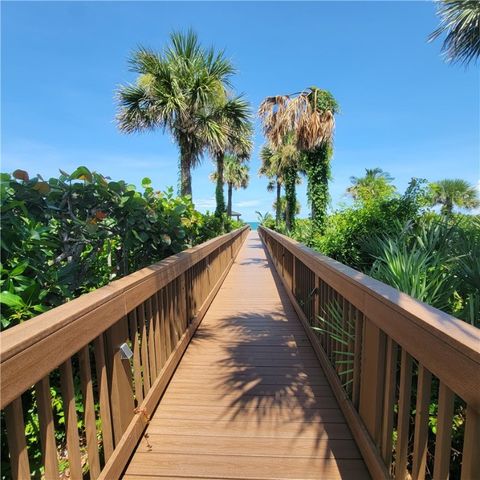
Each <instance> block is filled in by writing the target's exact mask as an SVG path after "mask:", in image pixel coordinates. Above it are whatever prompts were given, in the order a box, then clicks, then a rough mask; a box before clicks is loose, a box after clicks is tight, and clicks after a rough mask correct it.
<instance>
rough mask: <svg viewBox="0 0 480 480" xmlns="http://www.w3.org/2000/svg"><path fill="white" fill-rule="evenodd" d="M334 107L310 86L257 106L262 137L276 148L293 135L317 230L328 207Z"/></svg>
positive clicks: (330, 99) (324, 92) (322, 92)
mask: <svg viewBox="0 0 480 480" xmlns="http://www.w3.org/2000/svg"><path fill="white" fill-rule="evenodd" d="M337 112H338V104H337V102H336V100H335V98H334V97H333V95H332V94H331V93H330V92H328V91H327V90H321V89H319V88H317V87H310V88H308V89H306V90H304V91H302V92H297V93H294V94H291V95H277V96H275V97H267V98H266V99H265V100H264V101H263V102H262V103H261V105H260V108H259V111H258V113H259V116H260V118H261V119H262V123H263V130H264V134H265V136H266V137H267V139H268V140H269V142H270V143H271V144H272V145H273V146H274V147H276V146H279V145H281V144H282V142H283V138H284V137H285V135H287V134H288V133H289V132H293V134H294V136H295V144H296V147H297V149H298V150H299V151H300V152H302V153H303V155H302V162H303V166H304V169H305V171H306V174H307V178H308V188H307V194H308V198H309V202H310V206H311V210H312V220H313V222H314V225H315V226H316V228H317V229H319V230H321V229H322V228H323V225H324V223H325V217H326V210H327V205H328V199H329V197H328V181H329V178H330V158H331V155H332V140H333V131H334V126H335V114H336V113H337Z"/></svg>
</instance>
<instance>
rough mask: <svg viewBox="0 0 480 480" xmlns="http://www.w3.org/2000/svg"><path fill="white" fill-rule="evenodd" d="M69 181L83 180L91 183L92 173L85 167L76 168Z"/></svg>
mask: <svg viewBox="0 0 480 480" xmlns="http://www.w3.org/2000/svg"><path fill="white" fill-rule="evenodd" d="M70 179H71V180H84V181H85V182H92V180H93V177H92V172H90V170H89V169H88V168H87V167H83V166H82V167H78V168H77V169H76V170H75V171H74V172H73V173H72V174H71V175H70Z"/></svg>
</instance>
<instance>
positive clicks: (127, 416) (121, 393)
mask: <svg viewBox="0 0 480 480" xmlns="http://www.w3.org/2000/svg"><path fill="white" fill-rule="evenodd" d="M106 339H107V358H109V359H111V363H110V365H109V367H110V375H109V376H108V377H109V381H110V385H109V387H110V406H111V411H112V417H113V435H114V438H115V444H118V442H119V441H120V439H121V438H122V435H123V432H125V430H126V429H127V427H128V424H129V423H130V421H131V419H132V418H133V414H134V413H133V409H134V402H133V398H134V395H133V389H132V370H131V368H130V361H129V360H123V359H122V358H121V353H120V345H122V344H123V343H125V342H126V341H127V339H128V328H127V318H126V317H124V318H122V319H121V320H119V321H118V322H116V323H115V324H114V325H112V326H111V327H110V328H109V329H108V330H107V332H106Z"/></svg>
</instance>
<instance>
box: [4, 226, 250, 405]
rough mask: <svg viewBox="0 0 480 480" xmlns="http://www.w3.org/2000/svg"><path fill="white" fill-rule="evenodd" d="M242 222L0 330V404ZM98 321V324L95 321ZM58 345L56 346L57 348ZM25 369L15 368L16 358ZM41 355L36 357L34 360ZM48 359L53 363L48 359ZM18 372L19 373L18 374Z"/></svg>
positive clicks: (201, 256)
mask: <svg viewBox="0 0 480 480" xmlns="http://www.w3.org/2000/svg"><path fill="white" fill-rule="evenodd" d="M248 228H249V227H248V226H244V227H242V228H240V229H237V230H234V231H232V232H230V233H227V234H224V235H221V236H219V237H216V238H213V239H211V240H208V241H207V242H204V243H202V244H200V245H197V246H195V247H192V248H189V249H187V250H184V251H182V252H180V253H178V254H175V255H172V256H170V257H168V258H166V259H164V260H162V261H160V262H158V263H155V264H153V265H150V266H148V267H145V268H143V269H141V270H138V271H136V272H134V273H132V274H130V275H127V276H125V277H123V278H121V279H119V280H115V281H113V282H111V283H109V284H108V285H105V286H104V287H101V288H99V289H97V290H95V291H93V292H89V293H87V294H84V295H81V296H80V297H78V298H76V299H74V300H71V301H69V302H67V303H65V304H63V305H60V306H58V307H56V308H53V309H52V310H49V311H48V312H45V313H43V314H41V315H38V316H36V317H34V318H32V319H30V320H28V321H27V322H24V323H22V324H20V325H16V326H15V327H12V328H10V329H8V330H6V331H4V332H1V333H0V368H1V371H2V382H1V388H0V396H1V408H2V409H3V408H4V407H5V406H6V405H8V404H9V403H10V402H11V401H12V400H13V399H15V398H17V397H18V396H19V395H20V394H21V393H22V392H23V391H25V390H26V389H27V388H28V387H29V386H31V385H33V384H34V383H36V382H37V381H39V380H40V379H41V378H43V377H44V376H45V375H47V374H48V372H50V371H52V370H53V369H54V368H56V367H57V366H58V365H60V364H61V363H62V362H63V361H65V360H67V359H68V358H70V357H71V356H72V355H74V354H75V353H76V352H77V351H79V350H80V349H81V348H83V347H84V346H85V345H87V344H88V343H90V342H91V341H92V340H93V339H94V338H96V337H97V336H98V335H100V334H101V333H103V332H104V331H106V330H107V329H108V328H109V327H110V326H112V325H113V324H114V323H115V322H116V321H118V320H120V319H121V318H122V317H124V316H125V315H127V313H128V312H130V311H131V310H132V309H133V308H135V307H136V306H138V305H140V304H141V303H142V302H143V301H145V299H147V298H148V297H150V296H151V295H152V293H153V292H155V291H158V290H160V289H161V288H162V287H164V286H165V285H167V284H168V283H169V282H170V281H172V280H173V279H175V278H177V277H179V276H180V275H181V274H183V273H184V272H185V271H187V270H188V269H189V268H190V267H192V266H193V265H195V264H197V263H198V262H200V261H202V260H203V259H204V258H206V257H208V255H209V254H211V253H212V252H213V251H215V250H216V249H217V248H219V247H220V246H222V245H223V244H225V243H226V242H228V241H229V240H230V239H232V238H235V237H237V236H238V235H240V234H241V233H242V232H243V231H244V230H245V229H248ZM100 318H101V319H102V321H101V322H99V321H98V319H100ZM58 349H61V350H60V351H59V350H58ZM20 357H21V358H22V363H23V362H28V363H29V366H30V367H31V368H27V369H21V370H20V371H19V369H17V368H15V371H16V372H17V373H15V372H14V371H13V370H12V369H11V368H8V367H9V366H10V365H14V362H16V361H17V360H18V359H19V358H20ZM38 358H41V359H42V361H41V362H38V361H36V360H37V359H38ZM52 358H54V359H55V361H54V362H53V363H55V364H53V363H52V362H51V359H52ZM20 372H21V375H18V373H20Z"/></svg>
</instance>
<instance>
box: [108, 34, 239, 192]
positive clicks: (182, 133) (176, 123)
mask: <svg viewBox="0 0 480 480" xmlns="http://www.w3.org/2000/svg"><path fill="white" fill-rule="evenodd" d="M130 67H131V70H132V71H134V72H136V73H138V77H137V80H136V82H135V84H128V85H123V86H120V88H119V89H118V92H117V94H118V105H119V110H118V114H117V121H118V126H119V128H120V130H121V131H123V132H126V133H132V132H142V131H147V130H155V129H157V128H162V129H163V130H168V131H169V132H170V133H171V134H172V136H173V138H174V140H175V141H176V143H177V145H178V147H179V150H180V193H181V194H182V195H191V194H192V178H191V169H192V168H194V167H195V166H196V165H197V164H198V163H199V161H200V160H201V158H202V155H203V153H204V151H205V149H206V148H207V147H210V148H214V147H216V146H219V147H220V146H221V145H223V144H224V143H225V141H226V136H227V132H226V129H225V127H224V125H222V123H221V122H219V121H218V119H219V117H221V113H220V112H221V111H222V108H223V107H224V106H225V104H226V103H228V96H227V88H228V87H229V86H230V77H231V75H232V74H233V73H234V69H233V66H232V64H231V62H230V61H229V60H228V59H226V58H225V56H224V54H223V53H222V52H220V53H218V52H215V50H214V49H213V48H210V49H205V48H203V47H202V46H201V45H200V43H199V40H198V38H197V35H196V34H195V33H193V32H192V31H189V32H188V33H186V34H182V33H173V34H172V35H171V36H170V45H168V46H167V47H166V49H165V50H164V52H162V53H157V52H154V51H152V50H148V49H146V48H143V47H142V48H139V49H138V50H137V51H136V52H134V54H133V55H132V57H131V59H130Z"/></svg>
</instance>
